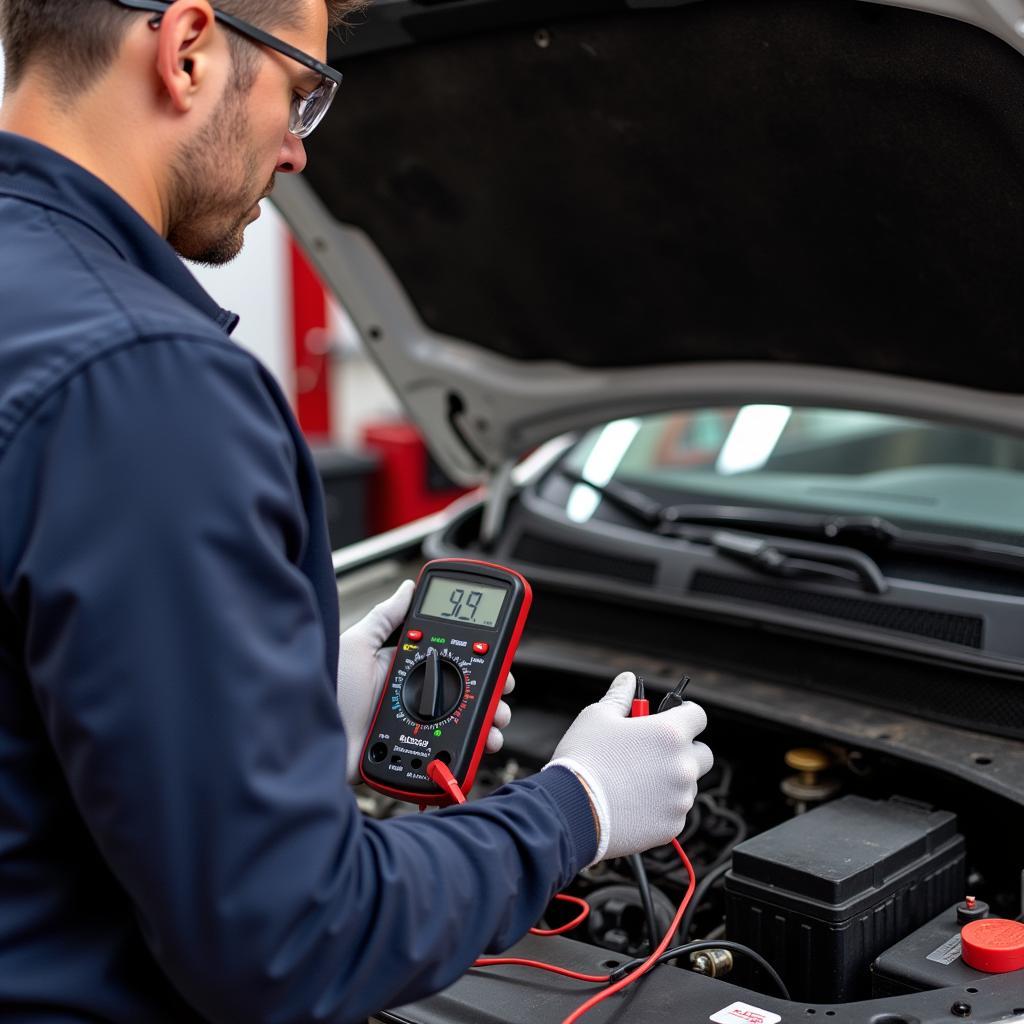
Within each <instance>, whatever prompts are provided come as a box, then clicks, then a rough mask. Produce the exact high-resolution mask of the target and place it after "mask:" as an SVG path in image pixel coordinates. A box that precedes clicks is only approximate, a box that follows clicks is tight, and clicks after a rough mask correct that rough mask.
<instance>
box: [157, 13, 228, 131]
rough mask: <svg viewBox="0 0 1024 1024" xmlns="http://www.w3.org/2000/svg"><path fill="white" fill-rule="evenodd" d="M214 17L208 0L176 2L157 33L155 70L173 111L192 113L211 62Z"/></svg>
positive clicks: (165, 15) (162, 20) (163, 19)
mask: <svg viewBox="0 0 1024 1024" xmlns="http://www.w3.org/2000/svg"><path fill="white" fill-rule="evenodd" d="M214 26H215V22H214V16H213V8H212V7H211V6H210V4H209V0H176V2H175V3H173V4H171V6H170V7H169V8H168V9H167V10H166V11H165V12H164V14H163V16H162V17H161V19H160V23H159V26H158V27H157V31H158V32H159V37H158V42H157V71H158V73H159V75H160V77H161V79H162V80H163V83H164V88H165V89H166V90H167V95H168V96H169V97H170V100H171V103H172V104H173V106H174V109H175V110H177V111H179V112H180V113H183V114H184V113H186V112H187V111H189V110H191V108H192V102H193V99H194V98H195V94H196V92H197V91H198V89H199V88H200V86H201V85H202V83H203V81H204V80H205V79H206V77H207V76H208V75H209V72H210V68H211V66H212V63H213V58H212V54H211V49H212V46H213V42H214V36H215V33H214Z"/></svg>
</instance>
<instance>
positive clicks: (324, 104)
mask: <svg viewBox="0 0 1024 1024" xmlns="http://www.w3.org/2000/svg"><path fill="white" fill-rule="evenodd" d="M337 91H338V83H337V82H335V81H332V80H331V79H330V78H324V79H323V81H322V82H321V83H320V85H319V86H317V88H316V89H314V90H313V91H312V92H311V93H310V94H309V95H308V96H299V95H298V94H296V95H295V98H294V99H293V100H292V119H291V124H289V126H288V129H289V131H290V132H291V133H292V134H293V135H296V136H298V137H299V138H300V139H305V138H308V137H309V136H310V135H312V134H313V130H314V129H315V128H316V126H317V125H318V124H319V123H320V122H321V121H322V120H323V119H324V115H325V114H326V113H327V111H328V110H330V108H331V104H332V103H333V102H334V97H335V94H336V93H337Z"/></svg>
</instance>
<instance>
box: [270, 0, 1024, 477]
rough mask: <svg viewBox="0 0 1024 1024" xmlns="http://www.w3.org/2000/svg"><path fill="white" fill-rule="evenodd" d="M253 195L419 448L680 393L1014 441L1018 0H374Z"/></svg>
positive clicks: (588, 416)
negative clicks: (287, 174) (341, 313)
mask: <svg viewBox="0 0 1024 1024" xmlns="http://www.w3.org/2000/svg"><path fill="white" fill-rule="evenodd" d="M331 60H332V62H333V63H335V64H336V65H337V66H339V67H341V68H342V69H343V70H344V71H345V72H346V75H347V80H346V83H345V86H344V90H343V94H342V96H341V97H340V98H339V102H338V104H336V109H335V112H334V113H332V116H331V118H329V119H328V121H327V122H326V124H325V125H324V126H323V127H322V128H321V129H320V131H319V132H318V133H317V134H316V135H315V136H313V137H312V138H311V139H310V142H309V157H310V163H309V168H308V170H307V172H306V174H305V175H304V176H303V177H302V178H291V179H287V180H285V179H284V178H282V180H281V181H280V182H279V184H278V190H277V192H276V193H275V202H276V203H277V205H278V207H279V208H280V209H281V210H282V212H283V213H284V215H285V217H286V219H287V220H288V221H289V223H290V224H291V226H292V228H293V230H294V231H295V233H296V235H297V236H298V238H299V240H300V242H302V243H303V244H304V245H305V247H306V249H307V251H308V252H309V253H310V254H311V256H312V257H313V259H314V261H315V262H316V264H317V266H318V268H319V270H320V272H321V274H322V275H323V277H324V279H325V281H326V282H327V283H328V284H329V285H330V286H331V287H332V288H333V289H334V290H335V291H336V293H337V295H338V297H339V299H340V300H341V302H342V303H343V304H344V305H345V307H346V308H347V310H348V311H349V313H350V314H351V315H352V317H353V319H354V321H355V323H356V325H357V327H358V328H359V330H360V332H361V334H362V336H363V338H364V340H365V342H366V345H367V348H368V349H369V351H370V352H371V354H372V355H373V357H374V358H375V359H376V360H377V362H378V363H379V364H380V366H381V368H382V369H383V371H384V373H385V374H386V375H387V377H388V378H389V379H390V381H391V382H392V384H393V385H394V386H395V388H396V389H397V391H398V393H399V395H400V396H401V398H402V400H403V401H404V403H405V405H406V406H407V408H408V410H409V413H410V414H411V415H412V417H413V418H414V419H415V420H416V421H417V423H418V424H419V426H420V427H421V429H422V430H423V432H424V434H425V436H426V438H427V441H428V443H429V445H430V447H431V449H432V451H433V453H434V455H435V456H436V458H437V459H438V460H439V461H440V463H441V464H442V465H443V467H444V468H445V469H446V470H447V471H448V473H449V474H450V475H451V476H452V477H454V478H455V479H457V480H459V481H461V482H463V483H474V482H477V481H480V480H482V479H484V478H486V477H487V476H488V475H489V473H490V472H492V471H493V470H494V469H495V468H496V467H498V466H500V465H502V464H504V463H506V462H508V461H509V460H510V459H513V458H515V457H517V456H519V455H521V454H522V453H523V452H525V451H527V450H528V449H530V448H532V447H533V446H535V445H536V444H538V443H540V442H541V441H543V440H546V439H547V438H550V437H552V436H553V435H555V434H557V433H561V432H563V431H565V430H567V429H572V428H577V427H582V426H586V425H590V424H593V423H596V422H601V421H606V420H610V419H614V418H617V417H620V416H624V415H630V414H636V413H640V412H645V411H655V410H658V409H665V408H683V407H685V406H687V405H695V404H704V405H706V404H715V403H723V404H730V403H733V402H736V401H739V402H750V401H764V402H779V403H782V404H805V405H806V404H813V405H833V406H839V407H843V406H848V407H853V408H860V409H876V410H878V411H883V412H894V413H899V414H904V415H911V416H914V415H918V416H922V417H927V418H933V419H945V420H949V421H954V422H962V423H966V424H972V425H978V426H989V427H993V428H996V429H1000V430H1004V431H1007V432H1012V433H1018V434H1024V402H1021V400H1020V392H1021V391H1022V390H1024V346H1022V345H1021V340H1020V335H1021V331H1020V312H1019V303H1020V296H1021V294H1022V290H1021V287H1020V276H1021V267H1022V266H1024V3H1022V2H1021V0H916V2H910V0H907V2H904V3H900V4H896V3H892V4H880V3H876V2H872V0H697V2H671V0H635V2H624V0H618V2H611V0H543V2H536V0H452V2H435V0H377V3H376V4H375V6H374V7H372V8H371V10H370V12H369V14H368V16H367V20H366V22H365V24H362V25H360V26H359V27H358V28H357V29H356V30H355V32H354V33H353V34H352V35H351V38H350V39H349V40H347V41H345V42H338V43H336V44H335V45H334V46H333V48H332V52H331Z"/></svg>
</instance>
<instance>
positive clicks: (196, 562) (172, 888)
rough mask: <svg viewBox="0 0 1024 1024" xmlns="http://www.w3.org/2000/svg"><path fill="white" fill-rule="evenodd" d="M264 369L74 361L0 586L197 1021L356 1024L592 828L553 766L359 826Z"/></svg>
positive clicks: (474, 947) (138, 905) (518, 914)
mask: <svg viewBox="0 0 1024 1024" xmlns="http://www.w3.org/2000/svg"><path fill="white" fill-rule="evenodd" d="M261 372H262V371H261V370H260V368H259V367H258V364H256V363H255V361H254V360H252V359H251V357H249V356H248V355H247V354H245V353H243V352H241V351H240V350H238V351H236V350H234V349H233V348H231V347H229V346H224V345H217V344H214V343H213V342H210V341H202V340H199V339H194V340H193V339H163V340H151V341H148V342H140V343H137V344H135V345H133V346H131V347H128V348H125V349H122V350H119V351H117V352H114V353H110V354H107V355H105V356H104V357H102V358H101V359H98V360H97V361H96V362H94V363H93V364H92V365H91V366H89V367H88V368H85V369H83V370H80V371H79V372H78V374H77V375H76V376H75V377H73V378H72V379H71V380H69V381H68V382H67V383H65V384H64V385H63V387H62V388H61V389H60V390H59V391H58V392H56V393H55V394H54V395H52V396H51V397H50V398H49V399H48V401H47V402H46V403H45V405H43V406H42V407H41V408H40V409H38V410H37V411H36V413H35V415H34V416H33V418H32V420H31V422H30V423H29V424H28V425H26V427H25V428H24V429H23V430H22V431H21V432H20V434H19V436H18V437H17V438H16V440H15V442H14V443H15V444H16V445H19V446H24V447H23V454H25V459H24V463H23V464H24V465H25V466H26V467H27V468H26V471H25V478H24V480H23V483H24V487H25V488H26V490H25V494H27V495H31V501H32V504H33V508H32V516H31V522H30V524H29V525H28V526H27V527H26V528H25V529H24V530H23V531H22V534H21V535H19V537H18V543H17V547H16V550H15V552H14V557H13V560H12V561H11V562H9V563H8V567H7V570H6V571H5V578H6V584H7V585H9V586H10V592H9V595H8V596H9V599H10V600H11V602H12V604H13V606H14V607H15V608H16V609H17V610H18V613H19V617H20V618H21V621H22V622H23V623H25V631H26V637H25V663H26V668H27V675H28V681H29V684H30V685H31V687H32V688H33V691H34V694H35V697H36V700H37V702H38V705H39V708H40V711H41V714H42V716H43V719H44V721H45V725H46V728H47V731H48V734H49V736H50V738H51V740H52V743H53V746H54V749H55V751H56V756H57V757H58V758H59V760H60V763H61V765H62V768H63V771H64V773H65V775H66V777H67V779H68V782H69V784H70V787H71V790H72V793H73V797H74V799H75V801H76V803H77V806H78V808H79V809H80V812H81V814H82V816H83V818H84V820H85V822H86V824H87V826H88V828H89V830H90V832H91V833H92V835H93V836H94V838H95V840H96V843H97V844H98V846H99V848H100V850H101V852H102V854H103V856H104V858H105V859H106V861H107V863H108V864H109V866H110V868H111V870H112V871H113V873H114V875H115V876H116V877H117V879H118V880H119V882H120V883H121V885H122V886H123V887H124V889H125V890H126V891H127V893H128V894H129V896H130V898H131V900H132V901H133V904H134V907H135V909H136V913H137V916H138V920H139V923H140V926H141V929H142V931H143V934H144V936H145V939H146V942H147V943H148V945H149V946H150V948H151V950H152V952H153V954H154V955H155V957H156V958H157V960H158V961H159V963H160V964H161V966H162V967H163V969H164V970H165V971H166V973H167V974H168V976H169V977H170V978H171V980H172V981H173V983H174V984H175V985H176V987H177V988H178V989H179V990H180V991H181V992H182V993H183V995H184V996H185V997H186V999H188V1000H189V1001H190V1002H191V1003H192V1004H193V1005H194V1006H195V1007H196V1008H197V1010H199V1011H200V1012H201V1013H203V1014H204V1015H206V1016H207V1017H209V1018H210V1020H211V1021H214V1022H228V1021H239V1020H245V1021H253V1022H268V1024H290V1022H298V1021H330V1022H348V1021H363V1020H364V1019H365V1018H366V1017H367V1015H368V1014H370V1013H372V1012H374V1011H376V1010H380V1009H382V1008H384V1007H386V1006H389V1005H398V1004H400V1003H404V1002H408V1001H411V1000H414V999H417V998H420V997H422V996H424V995H426V994H429V993H431V992H433V991H436V990H438V989H440V988H443V987H444V986H446V985H448V984H449V983H451V982H452V981H453V980H455V979H456V978H457V977H458V976H459V975H460V974H461V973H462V972H463V971H464V970H465V969H466V968H467V967H468V966H469V965H470V964H471V963H472V961H473V959H474V958H475V957H476V956H477V955H478V954H479V953H480V952H481V950H483V949H485V948H495V949H497V948H505V947H507V946H508V945H510V944H511V943H512V942H514V941H515V940H516V939H518V938H519V937H520V936H521V935H522V934H523V933H524V932H525V931H526V929H527V928H528V927H529V926H530V925H531V924H532V923H533V921H535V920H536V919H537V918H538V917H539V915H540V914H541V912H542V910H543V908H544V906H545V904H546V903H547V901H548V900H549V898H550V897H551V896H552V894H553V893H554V892H555V891H557V889H559V888H560V887H561V886H563V885H564V884H566V883H567V881H568V880H569V879H570V878H571V877H572V876H573V875H574V874H575V873H576V871H577V870H578V869H579V868H580V867H581V866H583V865H584V864H586V863H588V861H589V860H590V859H591V858H592V857H593V854H594V849H595V836H594V826H593V822H592V819H591V815H590V809H589V804H588V802H587V798H586V795H585V793H584V791H583V790H582V788H581V786H580V784H579V782H578V781H577V780H576V779H575V777H573V776H572V775H571V774H570V773H568V772H565V771H563V770H555V769H552V770H550V771H548V772H545V773H543V775H542V776H536V777H534V778H532V779H526V780H523V781H521V782H517V783H513V784H512V785H510V786H507V787H505V788H504V789H503V790H501V791H500V792H499V793H498V794H495V795H494V796H493V797H490V798H487V799H484V800H480V801H478V802H475V803H473V804H472V805H468V806H466V807H462V808H457V809H451V810H447V811H443V812H439V813H432V814H427V815H420V816H409V817H405V818H401V819H397V820H392V821H386V822H375V821H372V820H368V819H364V818H363V817H362V816H361V815H360V813H359V811H358V809H357V806H356V803H355V800H354V797H353V795H352V793H351V791H350V790H349V789H348V788H347V786H346V784H345V778H344V775H345V743H346V740H345V736H344V734H343V730H342V725H341V720H340V717H339V714H338V711H337V708H336V705H335V701H334V694H333V682H334V681H333V679H331V678H328V677H327V673H326V670H325V657H324V643H325V640H324V630H323V625H322V623H321V621H320V619H319V616H318V612H317V607H316V603H315V599H314V593H313V590H312V588H311V585H310V583H309V581H308V579H307V578H306V577H305V576H304V575H303V574H302V573H301V572H300V571H299V569H298V568H297V565H298V562H299V560H300V558H301V555H302V552H303V549H304V546H305V544H306V539H307V524H306V522H305V520H304V513H303V509H302V506H301V502H300V498H299V494H298V491H297V486H296V482H295V460H296V452H295V449H294V442H293V441H292V440H291V437H290V436H289V433H288V431H287V429H286V426H285V424H284V422H283V420H282V417H281V413H280V412H279V411H278V409H277V408H276V406H275V405H274V402H273V400H272V399H271V397H270V395H269V393H268V391H267V389H266V386H265V384H264V382H263V380H262V377H261ZM8 454H10V453H8ZM360 739H361V738H359V737H356V738H355V740H354V741H355V742H359V741H360Z"/></svg>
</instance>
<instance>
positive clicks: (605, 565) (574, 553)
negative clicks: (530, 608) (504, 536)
mask: <svg viewBox="0 0 1024 1024" xmlns="http://www.w3.org/2000/svg"><path fill="white" fill-rule="evenodd" d="M512 554H513V556H514V557H515V558H517V559H522V560H523V561H524V562H533V563H535V564H536V565H543V566H547V567H550V568H557V569H571V570H572V571H573V572H585V573H590V574H591V575H592V576H613V577H615V579H619V580H628V581H629V582H630V583H653V582H654V577H655V573H656V571H657V566H656V564H655V563H654V562H648V561H644V560H643V559H633V558H618V557H614V556H610V555H604V554H601V553H600V552H598V551H592V550H590V549H589V548H581V547H577V546H575V545H573V544H563V543H556V542H555V541H552V540H548V539H546V538H544V537H538V536H536V535H534V534H529V533H524V534H523V535H522V536H521V537H520V538H519V540H518V541H517V542H516V546H515V548H514V549H513V552H512Z"/></svg>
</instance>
